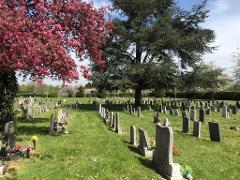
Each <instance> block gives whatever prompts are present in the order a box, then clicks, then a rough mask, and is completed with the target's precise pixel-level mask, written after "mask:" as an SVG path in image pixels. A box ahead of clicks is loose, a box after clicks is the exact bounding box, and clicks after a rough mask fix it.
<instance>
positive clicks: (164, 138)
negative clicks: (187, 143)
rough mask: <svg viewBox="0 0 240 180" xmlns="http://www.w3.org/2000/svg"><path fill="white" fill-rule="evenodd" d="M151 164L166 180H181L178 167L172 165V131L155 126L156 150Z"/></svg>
mask: <svg viewBox="0 0 240 180" xmlns="http://www.w3.org/2000/svg"><path fill="white" fill-rule="evenodd" d="M152 162H153V164H154V166H155V168H156V169H157V170H158V171H159V172H160V174H161V175H163V177H164V178H166V179H174V180H182V175H181V173H180V165H179V164H177V163H173V130H172V128H171V127H163V126H161V125H159V124H156V150H155V151H154V153H153V159H152Z"/></svg>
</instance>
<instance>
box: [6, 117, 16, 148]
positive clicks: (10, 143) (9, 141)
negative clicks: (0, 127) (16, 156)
mask: <svg viewBox="0 0 240 180" xmlns="http://www.w3.org/2000/svg"><path fill="white" fill-rule="evenodd" d="M15 130H16V128H15V123H14V121H10V122H7V123H5V126H4V139H5V144H6V147H7V148H12V147H14V146H15V142H16V137H15V133H16V132H15Z"/></svg>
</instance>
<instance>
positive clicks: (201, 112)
mask: <svg viewBox="0 0 240 180" xmlns="http://www.w3.org/2000/svg"><path fill="white" fill-rule="evenodd" d="M205 117H206V112H205V109H202V108H201V109H199V121H201V122H204V121H205Z"/></svg>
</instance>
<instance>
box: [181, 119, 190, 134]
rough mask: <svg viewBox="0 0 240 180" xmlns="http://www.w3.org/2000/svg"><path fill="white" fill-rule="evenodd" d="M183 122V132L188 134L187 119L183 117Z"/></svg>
mask: <svg viewBox="0 0 240 180" xmlns="http://www.w3.org/2000/svg"><path fill="white" fill-rule="evenodd" d="M182 120H183V125H182V126H183V132H184V133H188V132H189V119H188V118H187V117H186V116H185V117H183V118H182Z"/></svg>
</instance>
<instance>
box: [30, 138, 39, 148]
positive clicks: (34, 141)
mask: <svg viewBox="0 0 240 180" xmlns="http://www.w3.org/2000/svg"><path fill="white" fill-rule="evenodd" d="M31 141H32V143H33V149H36V143H37V141H38V137H37V136H35V135H33V136H32V137H31Z"/></svg>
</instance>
